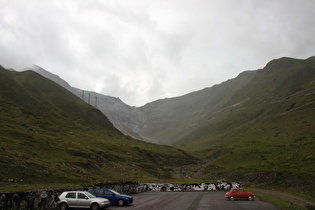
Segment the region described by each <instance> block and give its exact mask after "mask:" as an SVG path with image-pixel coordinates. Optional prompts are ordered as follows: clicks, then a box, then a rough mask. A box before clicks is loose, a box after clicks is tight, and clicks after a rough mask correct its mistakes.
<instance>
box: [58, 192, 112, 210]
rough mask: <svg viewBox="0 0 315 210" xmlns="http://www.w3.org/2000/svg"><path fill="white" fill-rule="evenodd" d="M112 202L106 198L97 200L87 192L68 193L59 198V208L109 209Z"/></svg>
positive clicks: (62, 209) (63, 209)
mask: <svg viewBox="0 0 315 210" xmlns="http://www.w3.org/2000/svg"><path fill="white" fill-rule="evenodd" d="M109 205H110V202H109V200H108V199H106V198H97V197H95V196H94V195H92V194H91V193H89V192H87V191H66V192H63V193H62V194H61V195H60V196H59V201H58V206H59V207H60V209H61V210H66V209H67V208H89V209H92V210H98V209H100V208H107V207H109Z"/></svg>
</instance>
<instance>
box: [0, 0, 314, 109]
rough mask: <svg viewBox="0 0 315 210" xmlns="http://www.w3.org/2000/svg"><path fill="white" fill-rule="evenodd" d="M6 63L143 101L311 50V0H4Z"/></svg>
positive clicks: (0, 37)
mask: <svg viewBox="0 0 315 210" xmlns="http://www.w3.org/2000/svg"><path fill="white" fill-rule="evenodd" d="M0 5H1V6H0V65H2V66H4V67H7V68H15V69H22V68H25V67H29V66H31V65H33V64H36V65H39V66H41V67H42V68H44V69H46V70H47V71H50V72H51V73H54V74H57V75H58V76H60V77H61V78H62V79H64V80H66V81H67V82H68V83H69V84H70V85H71V86H74V87H77V88H80V89H84V90H91V91H96V92H99V93H102V94H105V95H110V96H115V97H119V98H120V99H122V101H124V102H125V103H127V104H129V105H133V106H141V105H144V104H145V103H147V102H151V101H154V100H157V99H162V98H169V97H175V96H180V95H184V94H186V93H189V92H192V91H196V90H200V89H203V88H205V87H211V86H213V85H215V84H219V83H221V82H223V81H226V80H228V79H231V78H234V77H236V76H237V75H238V74H239V73H241V72H243V71H245V70H256V69H259V68H263V67H264V66H265V65H266V64H267V62H269V61H270V60H272V59H275V58H280V57H284V56H285V57H294V58H302V59H305V58H308V57H310V56H313V55H315V12H314V11H315V1H314V0H152V1H151V0H54V1H52V0H0Z"/></svg>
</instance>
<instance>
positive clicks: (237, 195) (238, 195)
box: [225, 188, 255, 201]
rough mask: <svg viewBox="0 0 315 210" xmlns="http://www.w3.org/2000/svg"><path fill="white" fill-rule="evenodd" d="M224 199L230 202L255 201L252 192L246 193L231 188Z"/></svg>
mask: <svg viewBox="0 0 315 210" xmlns="http://www.w3.org/2000/svg"><path fill="white" fill-rule="evenodd" d="M225 197H226V198H227V199H229V200H231V201H233V200H235V199H247V200H249V201H252V200H254V199H255V195H254V194H253V193H252V192H247V191H246V190H244V189H243V188H232V189H231V190H230V191H229V192H227V193H226V194H225Z"/></svg>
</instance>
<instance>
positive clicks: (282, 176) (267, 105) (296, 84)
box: [176, 57, 315, 192]
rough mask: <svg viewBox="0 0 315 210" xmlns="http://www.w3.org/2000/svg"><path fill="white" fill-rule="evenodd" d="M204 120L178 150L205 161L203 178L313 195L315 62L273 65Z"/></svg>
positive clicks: (283, 61)
mask: <svg viewBox="0 0 315 210" xmlns="http://www.w3.org/2000/svg"><path fill="white" fill-rule="evenodd" d="M205 114H206V118H207V120H205V121H200V123H199V124H198V126H196V129H195V130H194V131H192V132H191V133H189V134H188V135H186V136H185V137H183V138H182V139H181V140H180V141H178V142H177V144H176V145H177V146H179V147H180V148H182V149H184V150H185V151H187V152H189V153H191V154H194V155H196V156H198V157H199V158H202V159H204V160H206V162H207V166H206V167H205V168H204V170H203V172H202V173H203V175H204V177H209V176H216V177H222V176H224V177H229V178H231V177H234V178H235V177H238V178H240V179H242V180H248V181H250V182H257V183H260V184H268V185H278V186H285V187H297V188H304V190H305V189H308V190H309V191H312V192H314V190H313V189H314V187H315V186H314V181H313V180H314V179H315V164H314V163H315V156H314V154H315V153H314V151H315V144H314V141H315V120H314V119H315V57H311V58H309V59H306V60H298V59H292V58H281V59H278V60H273V61H271V62H270V63H268V64H267V65H266V67H265V68H264V69H261V70H258V71H257V73H256V75H255V77H253V78H252V79H251V80H250V81H249V82H248V83H247V84H246V85H244V86H243V87H242V88H240V89H239V90H237V92H236V93H235V94H234V95H233V96H232V97H231V98H230V100H229V101H227V102H226V104H224V106H222V109H220V110H218V111H217V112H206V113H205ZM214 169H215V170H214Z"/></svg>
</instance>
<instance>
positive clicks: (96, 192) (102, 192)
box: [92, 190, 104, 195]
mask: <svg viewBox="0 0 315 210" xmlns="http://www.w3.org/2000/svg"><path fill="white" fill-rule="evenodd" d="M92 194H97V195H102V194H104V191H103V190H94V191H93V192H92Z"/></svg>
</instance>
